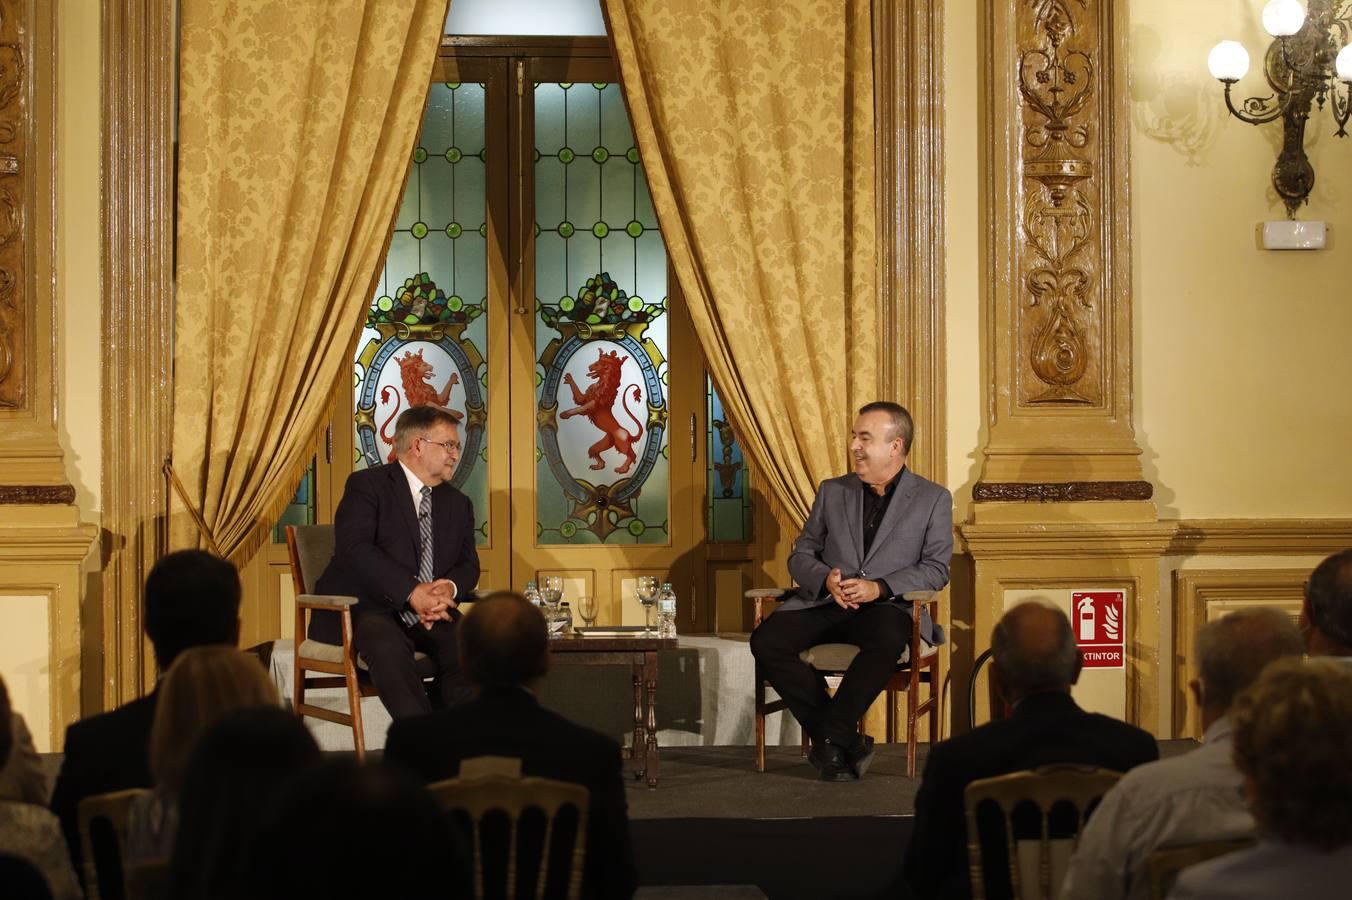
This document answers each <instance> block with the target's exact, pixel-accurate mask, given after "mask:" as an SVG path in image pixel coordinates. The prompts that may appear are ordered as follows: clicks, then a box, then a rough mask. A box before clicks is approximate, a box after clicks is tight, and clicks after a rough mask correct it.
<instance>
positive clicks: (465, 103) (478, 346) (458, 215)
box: [353, 84, 489, 544]
mask: <svg viewBox="0 0 1352 900" xmlns="http://www.w3.org/2000/svg"><path fill="white" fill-rule="evenodd" d="M484 101H485V91H484V86H483V85H481V84H435V85H433V86H432V91H431V95H430V96H429V98H428V101H427V113H426V116H425V117H424V119H423V128H422V133H421V135H420V136H419V139H418V146H417V149H415V150H414V152H413V167H412V170H411V171H410V172H409V176H408V187H407V189H406V190H405V193H404V199H403V203H402V205H401V206H400V208H399V218H398V220H397V221H396V223H395V228H394V235H393V237H392V238H391V240H390V250H389V254H388V256H387V257H386V259H385V269H384V272H383V274H382V275H381V279H380V284H379V286H378V287H377V290H376V296H375V297H374V298H373V299H372V301H371V306H370V308H369V309H368V311H367V315H366V325H365V328H364V329H363V330H362V334H361V338H360V340H359V341H358V343H357V358H356V360H355V362H354V365H353V389H354V392H355V395H356V403H355V415H354V424H355V427H356V446H355V448H354V459H353V464H354V467H355V468H358V469H361V468H365V467H367V466H375V465H381V464H383V463H385V462H389V461H393V459H394V455H393V453H394V443H393V439H394V422H395V419H396V418H397V417H398V415H399V413H400V412H402V411H403V410H405V409H408V408H409V407H410V406H422V405H426V404H436V405H438V406H446V407H449V408H450V409H453V410H455V411H457V412H459V413H460V414H462V415H463V416H464V419H463V420H462V422H461V425H460V443H461V446H462V447H463V451H462V455H461V458H460V463H459V465H458V466H457V467H456V471H455V475H454V476H453V478H452V481H451V483H452V484H453V485H455V486H456V487H457V488H459V489H460V490H461V491H463V492H464V493H465V494H466V495H467V496H468V497H469V498H470V500H471V501H473V503H474V513H475V517H476V522H475V525H476V527H477V528H478V543H480V544H483V543H486V542H487V539H488V479H487V465H486V460H487V459H488V433H487V427H486V426H487V404H488V387H489V386H488V366H487V364H486V361H485V358H484V351H485V349H486V347H487V334H488V302H487V295H488V249H487V238H488V225H487V212H486V210H487V189H486V184H487V181H486V176H485V160H484Z"/></svg>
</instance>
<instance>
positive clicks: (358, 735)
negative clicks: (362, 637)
mask: <svg viewBox="0 0 1352 900" xmlns="http://www.w3.org/2000/svg"><path fill="white" fill-rule="evenodd" d="M342 635H343V677H344V679H345V680H346V681H347V703H348V708H349V711H350V714H351V716H352V744H353V749H354V750H356V753H357V762H362V761H363V760H365V759H366V734H365V732H364V730H363V729H362V720H361V683H360V682H359V681H358V680H357V661H356V659H355V658H354V657H353V653H354V652H355V651H354V650H353V648H352V614H351V613H350V612H349V611H348V610H346V609H344V610H343V612H342Z"/></svg>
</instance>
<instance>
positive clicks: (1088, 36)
mask: <svg viewBox="0 0 1352 900" xmlns="http://www.w3.org/2000/svg"><path fill="white" fill-rule="evenodd" d="M988 16H989V18H988V20H987V23H986V29H985V39H986V47H985V50H986V53H985V58H986V60H987V70H986V78H985V98H986V100H985V102H986V109H985V112H986V124H987V128H986V131H987V146H986V149H987V153H986V156H985V159H984V160H983V169H984V175H985V179H984V180H985V186H986V196H985V208H986V210H987V216H988V218H987V231H986V267H987V269H988V273H989V275H988V278H987V284H988V285H989V287H988V290H987V296H986V298H985V309H984V315H983V333H984V340H985V342H986V353H987V367H988V376H987V384H986V390H987V391H988V394H987V398H986V399H987V404H986V406H987V410H988V423H987V424H988V426H989V432H988V440H987V444H986V446H985V448H984V457H985V459H984V464H983V469H982V474H981V478H980V480H979V481H978V482H977V484H976V485H975V486H974V487H973V492H972V495H973V500H974V503H973V505H972V511H971V514H970V516H969V520H968V522H966V523H964V524H963V525H962V527H961V531H962V535H963V538H964V539H965V540H966V543H967V547H968V551H969V552H970V554H971V556H972V559H973V563H974V567H975V571H974V585H973V593H974V601H975V605H974V610H973V615H972V623H971V626H970V629H971V633H970V635H959V640H962V639H963V638H966V639H967V641H966V642H967V643H969V644H970V645H972V646H973V648H974V649H973V650H972V652H973V654H974V655H975V654H976V653H979V652H980V651H981V650H982V649H983V648H985V647H986V646H989V642H990V631H991V628H992V627H993V625H994V624H995V622H996V621H997V620H998V619H999V617H1000V616H1001V615H1002V614H1003V613H1004V611H1005V609H1007V608H1008V607H1009V606H1010V605H1011V604H1013V603H1016V602H1019V601H1021V600H1023V599H1026V598H1028V597H1030V596H1037V595H1041V596H1043V597H1045V598H1046V599H1048V600H1050V601H1052V602H1054V603H1057V604H1058V605H1060V606H1062V608H1063V609H1065V608H1068V607H1069V606H1070V605H1071V601H1072V597H1073V594H1074V592H1075V591H1076V590H1099V589H1107V590H1122V591H1125V596H1126V608H1125V612H1124V614H1125V616H1126V622H1125V627H1124V628H1123V629H1121V634H1122V637H1123V639H1124V643H1125V650H1124V654H1123V660H1124V663H1125V665H1124V667H1123V668H1121V669H1117V670H1107V669H1099V670H1097V671H1095V672H1093V673H1092V674H1090V673H1087V674H1086V676H1085V677H1082V679H1081V683H1080V685H1079V687H1078V688H1077V696H1079V697H1080V699H1081V701H1082V702H1083V703H1085V704H1087V705H1089V706H1090V707H1091V708H1094V709H1099V710H1102V711H1105V712H1109V713H1112V714H1115V715H1120V716H1125V717H1127V718H1128V719H1129V720H1130V721H1133V722H1135V723H1136V724H1139V725H1141V726H1142V727H1144V728H1147V729H1149V730H1151V731H1162V730H1163V729H1162V727H1161V723H1160V721H1159V691H1158V678H1159V669H1160V664H1161V635H1160V628H1161V608H1160V605H1161V592H1160V584H1159V580H1160V579H1159V557H1160V556H1161V554H1163V553H1164V552H1165V549H1166V548H1167V546H1168V544H1169V540H1170V539H1171V537H1172V535H1173V531H1174V529H1175V526H1174V525H1172V524H1167V523H1160V522H1159V521H1157V516H1156V510H1155V507H1154V504H1153V503H1152V502H1151V500H1150V498H1151V495H1152V492H1153V490H1152V486H1151V485H1150V483H1149V482H1147V481H1146V480H1144V478H1143V476H1142V470H1141V463H1140V453H1141V450H1140V447H1139V446H1138V445H1137V443H1136V438H1135V434H1134V431H1133V429H1132V377H1131V361H1132V356H1131V338H1132V330H1131V321H1132V318H1131V317H1132V298H1131V256H1130V246H1129V238H1130V230H1129V226H1130V219H1129V214H1130V208H1131V199H1130V193H1129V180H1128V159H1127V152H1128V146H1129V134H1128V126H1129V119H1128V115H1127V101H1128V96H1127V66H1126V39H1127V19H1126V3H1125V2H1123V0H993V2H992V3H991V4H990V5H989V7H988ZM1067 611H1068V612H1069V610H1067ZM978 705H979V706H980V705H981V704H978Z"/></svg>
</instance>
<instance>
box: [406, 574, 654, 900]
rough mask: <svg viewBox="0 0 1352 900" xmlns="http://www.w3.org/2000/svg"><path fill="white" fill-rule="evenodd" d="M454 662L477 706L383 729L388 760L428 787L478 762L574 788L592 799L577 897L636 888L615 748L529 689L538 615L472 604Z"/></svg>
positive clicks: (494, 601)
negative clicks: (514, 765)
mask: <svg viewBox="0 0 1352 900" xmlns="http://www.w3.org/2000/svg"><path fill="white" fill-rule="evenodd" d="M460 627H461V633H460V642H461V654H462V659H461V665H462V666H463V667H464V670H465V674H466V676H467V677H468V678H469V680H470V681H471V682H473V683H474V684H476V685H478V686H479V687H480V696H479V697H478V699H476V700H473V701H471V702H469V703H466V704H463V705H461V706H457V707H453V708H451V709H447V710H442V711H439V712H436V713H433V714H431V715H429V716H420V717H415V718H411V719H397V720H395V722H394V724H393V725H391V726H390V732H389V737H388V738H387V740H386V744H385V756H384V758H385V760H387V761H388V762H390V763H392V764H397V765H402V766H404V767H406V768H408V769H409V770H410V771H412V772H413V773H415V774H416V775H418V776H419V777H420V778H421V779H423V780H424V781H426V782H433V781H440V780H443V779H446V778H454V777H456V775H458V774H459V771H460V763H461V762H462V761H464V760H466V759H472V758H474V757H477V756H507V757H516V758H519V759H520V760H521V773H522V774H523V775H527V776H536V777H540V778H551V779H554V780H557V781H567V782H571V783H574V784H580V785H583V786H585V787H586V788H587V790H588V792H589V794H590V811H589V814H588V815H589V818H588V826H587V858H586V864H585V871H584V875H583V896H588V897H607V898H609V897H628V896H630V895H632V894H633V893H634V890H635V889H636V887H637V885H638V875H637V872H636V870H635V868H634V862H633V850H632V847H631V844H630V836H629V818H628V813H627V810H626V806H625V797H624V780H623V772H622V765H623V764H622V761H621V757H620V745H619V744H618V743H616V742H615V741H614V740H612V739H611V738H609V737H606V736H605V735H603V734H600V733H599V732H595V731H592V730H591V729H588V728H584V727H582V726H581V725H577V724H575V723H573V722H570V721H568V720H567V719H565V718H563V717H562V716H560V715H558V714H557V713H554V712H551V711H550V710H547V709H545V708H544V707H542V706H541V705H540V703H539V701H538V700H537V699H536V698H535V695H534V693H533V692H532V691H531V690H529V689H528V688H529V686H531V685H534V684H536V683H538V682H539V680H541V679H542V678H543V677H544V675H545V672H546V669H547V667H548V661H549V638H548V634H547V632H546V626H545V622H544V618H543V616H541V615H540V613H539V611H538V610H536V609H535V608H533V607H532V606H531V605H530V604H529V603H528V602H526V601H525V600H524V599H522V598H521V597H519V596H516V595H513V594H495V595H493V596H490V597H488V598H486V599H484V600H481V601H479V602H478V603H476V604H475V606H474V608H473V610H472V611H471V612H470V613H469V615H467V616H466V617H465V619H464V620H463V622H462V623H461V626H460Z"/></svg>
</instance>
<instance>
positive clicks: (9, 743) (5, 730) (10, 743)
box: [0, 678, 14, 769]
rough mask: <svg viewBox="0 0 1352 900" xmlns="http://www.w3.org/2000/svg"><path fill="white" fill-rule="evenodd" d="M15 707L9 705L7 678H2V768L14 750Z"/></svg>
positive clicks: (0, 746) (0, 762)
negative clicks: (13, 713)
mask: <svg viewBox="0 0 1352 900" xmlns="http://www.w3.org/2000/svg"><path fill="white" fill-rule="evenodd" d="M12 712H13V708H12V707H11V706H10V705H9V688H7V687H5V679H3V678H0V769H3V768H4V767H5V763H7V762H9V755H10V754H11V753H13V752H14V721H13V720H14V716H13V715H12Z"/></svg>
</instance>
